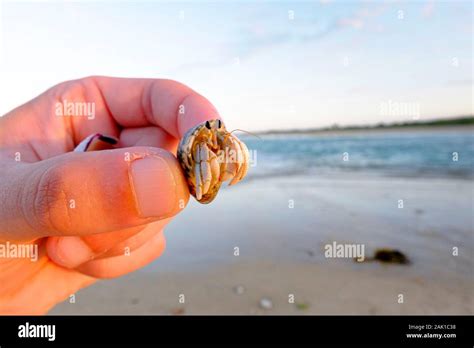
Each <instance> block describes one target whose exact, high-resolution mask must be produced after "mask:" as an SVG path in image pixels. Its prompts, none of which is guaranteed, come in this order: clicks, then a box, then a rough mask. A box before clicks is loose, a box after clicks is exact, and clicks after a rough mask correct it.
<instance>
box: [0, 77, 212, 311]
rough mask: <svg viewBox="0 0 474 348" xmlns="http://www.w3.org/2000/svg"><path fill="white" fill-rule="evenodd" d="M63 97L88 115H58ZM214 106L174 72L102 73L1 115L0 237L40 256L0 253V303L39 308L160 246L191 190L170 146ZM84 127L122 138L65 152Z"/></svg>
mask: <svg viewBox="0 0 474 348" xmlns="http://www.w3.org/2000/svg"><path fill="white" fill-rule="evenodd" d="M67 103H76V104H74V105H88V106H92V105H93V106H94V107H95V115H94V116H95V117H85V116H80V115H74V116H57V115H58V113H57V108H58V107H59V105H67ZM79 103H92V104H79ZM89 116H90V115H89ZM215 118H219V116H218V113H217V111H216V109H215V108H214V107H213V106H212V105H211V103H210V102H209V101H207V100H206V99H205V98H204V97H202V96H201V95H199V94H197V93H196V92H194V91H193V90H191V89H190V88H188V87H186V86H184V85H182V84H180V83H178V82H175V81H171V80H157V79H125V78H108V77H88V78H84V79H81V80H75V81H68V82H65V83H61V84H59V85H57V86H55V87H53V88H51V89H50V90H48V91H46V92H45V93H43V94H42V95H40V96H39V97H37V98H35V99H33V100H31V101H30V102H28V103H26V104H24V105H22V106H20V107H18V108H16V109H14V110H13V111H11V112H9V113H8V114H6V115H5V116H4V117H1V118H0V164H1V165H0V246H1V245H2V244H3V250H4V251H6V248H7V244H9V245H10V247H12V246H13V247H21V246H25V245H30V246H31V247H32V248H36V246H37V248H38V249H37V250H38V259H37V261H31V260H30V259H29V258H13V257H5V256H8V255H3V256H2V254H1V253H0V283H1V284H2V286H1V287H0V313H2V314H40V313H45V312H47V311H48V310H49V309H50V308H52V307H53V306H54V305H55V304H57V303H58V302H60V301H62V300H64V299H65V298H67V297H68V296H70V295H71V294H74V293H75V292H76V291H77V290H79V289H81V288H83V287H85V286H87V285H90V284H91V283H93V282H94V281H95V280H96V279H98V278H111V277H117V276H120V275H123V274H126V273H128V272H131V271H134V270H136V269H138V268H140V267H142V266H144V265H146V264H147V263H149V262H151V261H152V260H153V259H155V258H156V257H158V256H160V255H161V254H162V252H163V250H164V248H165V238H164V236H163V233H162V231H163V228H164V227H165V226H166V224H167V223H168V222H169V221H170V219H171V217H172V216H174V215H175V214H177V213H178V212H179V211H180V210H181V209H182V208H184V206H185V205H186V203H187V202H188V199H189V192H188V188H187V185H186V182H185V179H184V177H183V175H182V172H181V169H180V167H179V163H178V162H177V160H176V158H175V157H174V156H173V155H172V154H176V149H177V145H178V141H179V139H180V138H181V137H182V136H183V135H184V133H185V132H186V131H187V130H188V129H189V128H191V127H193V126H194V125H196V124H198V123H201V122H203V121H206V120H208V119H215ZM92 133H102V134H106V135H111V136H115V137H116V138H118V139H119V144H118V145H119V147H120V148H118V149H113V150H105V151H95V152H84V153H80V152H71V151H72V150H73V149H74V147H75V146H76V145H77V144H78V143H79V142H80V141H81V140H83V139H84V138H85V137H87V136H88V135H90V134H92ZM31 250H34V249H31ZM126 251H130V254H127V253H126Z"/></svg>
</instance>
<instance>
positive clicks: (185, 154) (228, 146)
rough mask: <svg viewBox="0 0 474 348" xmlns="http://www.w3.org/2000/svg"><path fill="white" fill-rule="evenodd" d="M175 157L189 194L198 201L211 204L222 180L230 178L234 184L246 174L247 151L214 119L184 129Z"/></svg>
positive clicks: (247, 163)
mask: <svg viewBox="0 0 474 348" xmlns="http://www.w3.org/2000/svg"><path fill="white" fill-rule="evenodd" d="M178 160H179V162H180V163H181V167H182V168H183V170H184V174H185V177H186V180H187V182H188V186H189V190H190V192H191V194H192V195H193V196H194V197H196V199H197V200H198V202H200V203H210V202H212V200H213V199H214V198H215V197H216V195H217V192H218V191H219V188H220V187H221V184H222V183H223V182H224V181H227V180H231V181H230V183H229V185H234V184H236V183H238V182H239V181H240V180H242V179H243V178H244V177H245V175H246V174H247V171H248V167H249V152H248V149H247V146H246V145H245V144H244V143H243V142H242V141H240V140H239V139H238V138H237V137H236V136H235V135H233V134H232V133H230V132H228V131H227V130H226V128H225V126H224V122H222V121H221V120H218V119H217V120H210V121H206V122H204V123H201V124H198V125H197V126H195V127H194V128H191V129H190V130H188V131H187V132H186V134H185V135H184V137H183V138H182V139H181V141H180V143H179V146H178Z"/></svg>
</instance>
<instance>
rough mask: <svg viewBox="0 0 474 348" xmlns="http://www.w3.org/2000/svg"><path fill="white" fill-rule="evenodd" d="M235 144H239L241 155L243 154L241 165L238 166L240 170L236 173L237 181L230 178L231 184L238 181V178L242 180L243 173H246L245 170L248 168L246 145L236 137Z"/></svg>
mask: <svg viewBox="0 0 474 348" xmlns="http://www.w3.org/2000/svg"><path fill="white" fill-rule="evenodd" d="M237 144H238V145H239V146H240V149H241V150H242V155H243V161H242V165H241V166H240V170H239V172H238V173H237V175H236V178H237V181H235V182H233V181H234V180H235V179H234V180H232V182H231V185H233V184H236V183H238V182H239V181H240V180H242V179H243V178H244V177H245V175H247V172H248V170H249V157H250V155H249V150H248V148H247V145H245V144H244V143H243V142H242V141H240V140H238V139H237Z"/></svg>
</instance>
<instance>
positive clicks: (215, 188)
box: [74, 119, 249, 204]
mask: <svg viewBox="0 0 474 348" xmlns="http://www.w3.org/2000/svg"><path fill="white" fill-rule="evenodd" d="M116 144H117V139H115V138H113V137H109V136H105V135H102V134H93V135H90V136H88V137H87V138H86V139H84V140H83V141H82V142H81V143H80V144H79V145H78V146H77V147H76V148H75V150H74V151H79V152H82V151H95V150H103V149H107V148H112V147H113V146H114V145H116ZM177 157H178V160H179V162H180V164H181V167H182V168H183V171H184V175H185V177H186V181H187V183H188V187H189V191H190V192H191V194H192V195H193V196H194V197H195V198H196V200H197V201H198V202H199V203H203V204H207V203H210V202H212V201H213V200H214V198H215V197H216V196H217V193H218V192H219V189H220V187H221V185H222V183H223V182H225V181H227V180H230V183H229V185H234V184H236V183H238V182H239V181H240V180H242V179H243V178H244V177H245V175H246V174H247V171H248V167H249V151H248V149H247V146H246V145H245V144H244V143H243V142H242V141H241V140H239V139H238V138H237V137H236V136H235V135H233V134H232V132H228V131H227V129H226V128H225V126H224V122H222V120H219V119H215V120H209V121H206V122H203V123H201V124H198V125H197V126H195V127H193V128H191V129H189V130H188V131H187V132H186V134H185V135H184V137H183V138H182V139H181V141H180V142H179V145H178V152H177Z"/></svg>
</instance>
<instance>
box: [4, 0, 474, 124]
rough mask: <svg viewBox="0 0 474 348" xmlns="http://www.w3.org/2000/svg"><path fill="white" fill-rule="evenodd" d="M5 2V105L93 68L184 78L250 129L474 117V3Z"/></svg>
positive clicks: (11, 105) (233, 121)
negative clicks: (463, 116)
mask: <svg viewBox="0 0 474 348" xmlns="http://www.w3.org/2000/svg"><path fill="white" fill-rule="evenodd" d="M0 1H1V3H0V24H1V25H0V28H1V31H0V115H2V114H5V113H6V112H8V111H9V110H11V109H13V108H14V107H16V106H18V105H20V104H23V103H24V102H26V101H28V100H30V99H32V98H34V97H35V96H36V95H38V94H40V93H42V92H43V91H44V90H46V89H48V88H49V87H51V86H53V85H55V84H57V83H59V82H61V81H65V80H70V79H76V78H80V77H84V76H89V75H108V76H121V77H150V78H170V79H175V80H178V81H180V82H183V83H185V84H187V85H188V86H190V87H192V88H193V89H195V90H197V91H198V92H199V93H201V94H203V95H204V96H206V97H207V98H208V99H209V100H211V102H212V103H213V104H214V105H215V106H216V107H217V109H218V110H219V112H220V114H221V115H222V117H223V119H224V120H225V121H226V123H227V127H228V128H231V129H233V128H239V129H246V130H249V131H259V130H268V129H293V128H313V127H325V126H331V125H334V124H338V125H341V126H344V125H361V124H376V123H380V122H385V123H388V122H395V121H409V120H424V119H426V120H427V119H433V118H440V117H455V116H461V115H472V114H473V113H474V112H473V51H472V50H473V36H474V35H473V2H472V1H470V0H468V1H459V0H458V1H389V2H384V1H374V2H368V1H330V0H323V1H304V2H297V1H290V2H285V1H266V2H264V1H223V2H216V1H213V2H211V1H193V2H191V1H175V2H168V1H140V2H137V1H134V2H132V1H123V2H119V3H117V1H113V2H110V1H78V2H70V1H69V2H63V1H47V2H45V1H43V2H36V1H35V2H33V1H26V2H18V1H2V0H0Z"/></svg>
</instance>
